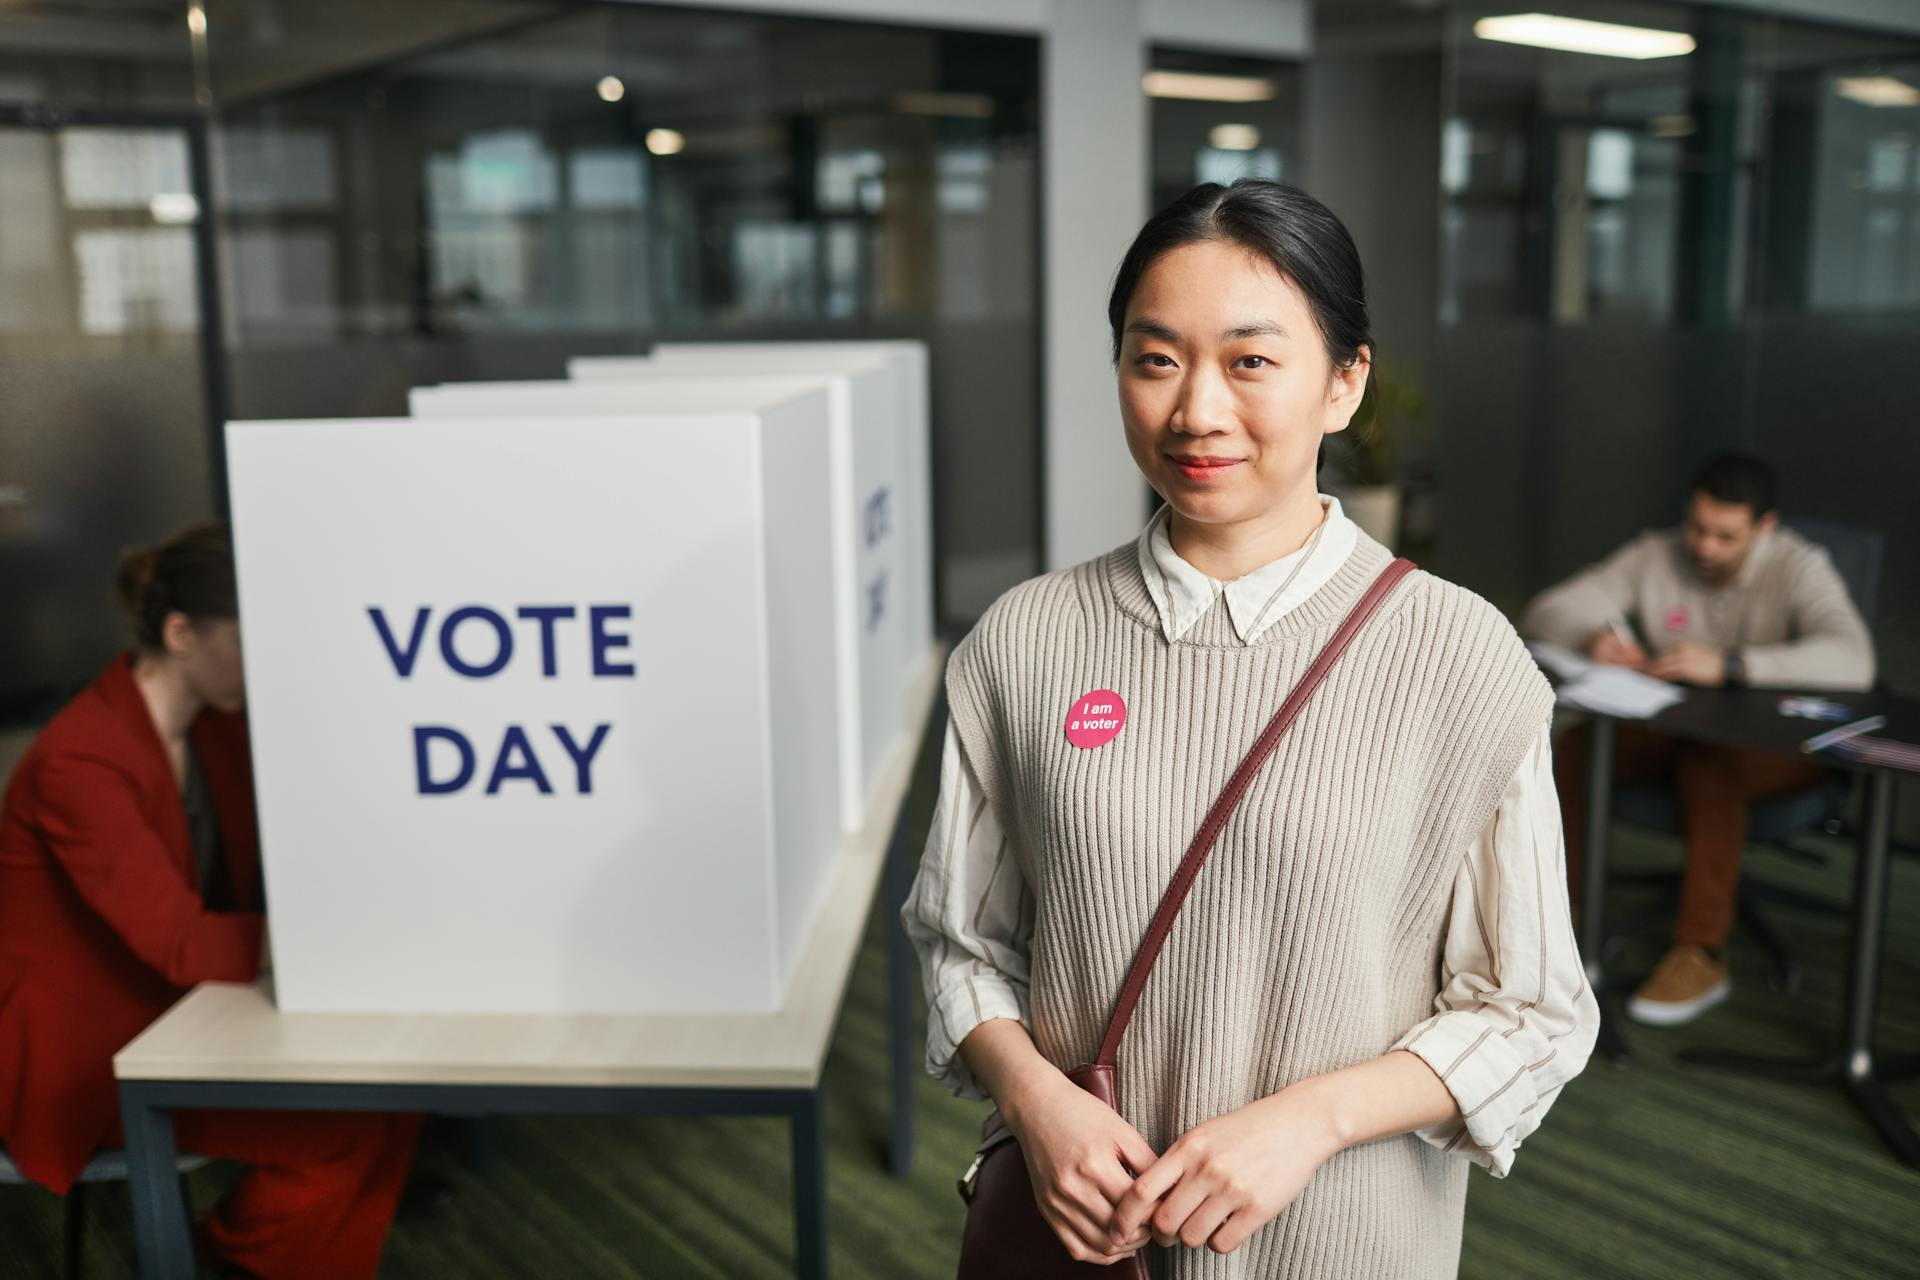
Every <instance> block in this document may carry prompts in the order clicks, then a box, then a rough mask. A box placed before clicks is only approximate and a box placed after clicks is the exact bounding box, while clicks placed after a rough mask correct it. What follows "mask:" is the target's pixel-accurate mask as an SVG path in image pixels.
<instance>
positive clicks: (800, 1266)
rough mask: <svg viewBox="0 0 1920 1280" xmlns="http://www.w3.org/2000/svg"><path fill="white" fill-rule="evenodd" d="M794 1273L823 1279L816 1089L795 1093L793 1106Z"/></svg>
mask: <svg viewBox="0 0 1920 1280" xmlns="http://www.w3.org/2000/svg"><path fill="white" fill-rule="evenodd" d="M793 1236H794V1274H795V1275H796V1276H798V1277H799V1280H826V1274H827V1148H826V1126H825V1124H824V1122H823V1117H822V1115H821V1096H820V1090H819V1089H818V1088H817V1087H816V1088H812V1089H807V1090H804V1091H802V1092H800V1093H798V1094H796V1095H795V1101H794V1106H793Z"/></svg>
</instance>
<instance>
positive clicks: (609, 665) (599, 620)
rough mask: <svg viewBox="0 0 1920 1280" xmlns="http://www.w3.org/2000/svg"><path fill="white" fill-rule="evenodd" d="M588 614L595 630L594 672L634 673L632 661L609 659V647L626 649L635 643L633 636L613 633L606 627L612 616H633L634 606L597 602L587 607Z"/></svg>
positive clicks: (605, 673) (627, 674)
mask: <svg viewBox="0 0 1920 1280" xmlns="http://www.w3.org/2000/svg"><path fill="white" fill-rule="evenodd" d="M587 615H588V618H589V621H590V625H591V628H592V631H593V674H594V675H596V676H630V675H632V674H633V664H632V663H631V662H618V663H616V662H610V661H608V660H607V651H608V650H609V649H625V648H627V647H628V646H629V645H631V644H632V643H633V637H632V636H625V635H612V634H609V633H608V631H607V628H606V623H607V621H608V620H609V619H611V618H631V617H632V616H633V608H632V606H630V605H624V604H596V605H590V606H588V608H587Z"/></svg>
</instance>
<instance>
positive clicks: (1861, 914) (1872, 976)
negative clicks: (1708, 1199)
mask: <svg viewBox="0 0 1920 1280" xmlns="http://www.w3.org/2000/svg"><path fill="white" fill-rule="evenodd" d="M1893 788H1894V776H1893V774H1892V773H1890V772H1888V771H1886V770H1883V769H1874V770H1870V771H1869V772H1868V773H1867V795H1866V809H1867V824H1866V829H1865V830H1864V831H1863V832H1862V833H1861V838H1860V850H1859V853H1858V855H1857V856H1856V858H1855V861H1854V873H1853V956H1852V961H1851V966H1850V968H1849V970H1848V973H1847V1005H1846V1015H1845V1023H1844V1025H1843V1027H1842V1033H1841V1045H1840V1052H1839V1054H1838V1055H1836V1056H1831V1057H1827V1058H1824V1059H1820V1060H1816V1061H1813V1062H1807V1061H1794V1060H1785V1061H1783V1060H1781V1059H1777V1058H1765V1057H1758V1056H1755V1055H1752V1054H1744V1053H1730V1052H1725V1051H1721V1050H1716V1049H1695V1050H1690V1051H1688V1052H1685V1053H1682V1054H1681V1055H1679V1056H1680V1058H1681V1060H1682V1061H1685V1062H1690V1063H1694V1064H1696V1065H1699V1066H1707V1067H1718V1068H1720V1069H1722V1070H1727V1071H1743V1072H1748V1073H1751V1074H1757V1075H1765V1076H1770V1077H1773V1078H1775V1079H1787V1080H1795V1081H1799V1082H1802V1083H1807V1084H1816V1083H1831V1082H1833V1081H1835V1080H1838V1081H1839V1082H1840V1084H1841V1085H1842V1087H1844V1088H1845V1089H1846V1091H1847V1096H1848V1097H1850V1098H1851V1099H1853V1103H1854V1105H1855V1106H1857V1107H1859V1108H1860V1110H1861V1112H1862V1113H1863V1114H1864V1115H1865V1116H1866V1117H1867V1121H1868V1123H1870V1124H1872V1125H1873V1127H1874V1129H1875V1130H1876V1131H1877V1132H1878V1133H1879V1134H1880V1137H1881V1138H1882V1139H1883V1140H1884V1141H1885V1142H1886V1144H1887V1146H1888V1147H1889V1148H1890V1149H1891V1150H1892V1151H1893V1154H1894V1155H1895V1156H1897V1157H1898V1158H1899V1159H1900V1160H1902V1161H1903V1162H1905V1163H1906V1164H1908V1165H1909V1166H1911V1167H1913V1168H1916V1169H1920V1136H1917V1135H1916V1134H1915V1133H1914V1129H1913V1124H1912V1122H1911V1121H1909V1120H1908V1119H1907V1117H1906V1116H1905V1115H1904V1114H1903V1113H1902V1112H1901V1110H1900V1108H1899V1107H1898V1106H1897V1105H1895V1103H1894V1101H1893V1099H1892V1098H1891V1097H1890V1096H1888V1093H1887V1086H1886V1081H1887V1079H1888V1078H1889V1077H1891V1076H1897V1075H1903V1074H1907V1073H1909V1071H1910V1069H1911V1067H1912V1065H1913V1064H1911V1063H1908V1062H1905V1061H1902V1060H1890V1061H1889V1062H1887V1063H1885V1064H1877V1063H1875V1061H1874V1057H1873V1024H1874V1014H1875V1012H1876V1008H1877V1005H1878V1003H1879V995H1880V953H1881V946H1882V939H1883V931H1884V929H1885V927H1886V915H1887V848H1888V845H1889V843H1890V839H1891V834H1892V830H1893Z"/></svg>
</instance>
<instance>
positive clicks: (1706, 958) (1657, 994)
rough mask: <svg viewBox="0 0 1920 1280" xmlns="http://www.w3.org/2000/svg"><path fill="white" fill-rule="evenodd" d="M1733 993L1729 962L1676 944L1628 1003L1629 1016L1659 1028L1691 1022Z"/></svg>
mask: <svg viewBox="0 0 1920 1280" xmlns="http://www.w3.org/2000/svg"><path fill="white" fill-rule="evenodd" d="M1732 993H1733V980H1732V979H1731V978H1729V977H1728V976H1727V962H1726V961H1725V960H1716V959H1714V958H1713V956H1712V955H1711V954H1710V953H1709V952H1708V951H1707V949H1706V948H1705V947H1702V946H1698V945H1696V944H1694V943H1691V942H1677V943H1675V944H1674V946H1673V950H1671V951H1669V952H1667V954H1666V958H1665V959H1663V960H1661V961H1660V963H1659V964H1657V965H1655V966H1654V969H1653V975H1652V976H1651V977H1649V978H1648V979H1647V980H1646V981H1645V982H1643V983H1641V984H1640V989H1639V990H1638V991H1636V992H1634V993H1633V997H1632V999H1630V1000H1628V1001H1627V1016H1629V1017H1631V1018H1632V1019H1633V1020H1634V1021H1635V1022H1647V1023H1651V1024H1653V1025H1654V1026H1656V1027H1677V1026H1679V1025H1680V1024H1681V1023H1683V1022H1692V1021H1693V1020H1694V1019H1695V1018H1697V1017H1699V1016H1700V1015H1701V1014H1703V1013H1705V1012H1706V1011H1707V1010H1709V1009H1711V1008H1713V1006H1715V1005H1717V1004H1719V1003H1721V1002H1722V1001H1724V1000H1725V999H1726V998H1727V997H1728V996H1729V995H1731V994H1732Z"/></svg>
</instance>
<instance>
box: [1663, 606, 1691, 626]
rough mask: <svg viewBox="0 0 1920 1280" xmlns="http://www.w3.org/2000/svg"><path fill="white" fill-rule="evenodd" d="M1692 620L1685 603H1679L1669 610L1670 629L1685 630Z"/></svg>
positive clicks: (1668, 623) (1668, 622)
mask: <svg viewBox="0 0 1920 1280" xmlns="http://www.w3.org/2000/svg"><path fill="white" fill-rule="evenodd" d="M1692 620H1693V618H1692V615H1690V614H1689V613H1688V612H1687V606H1685V605H1683V604H1677V605H1675V606H1673V608H1671V609H1669V610H1667V630H1669V631H1685V630H1686V629H1687V623H1689V622H1691V621H1692Z"/></svg>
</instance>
